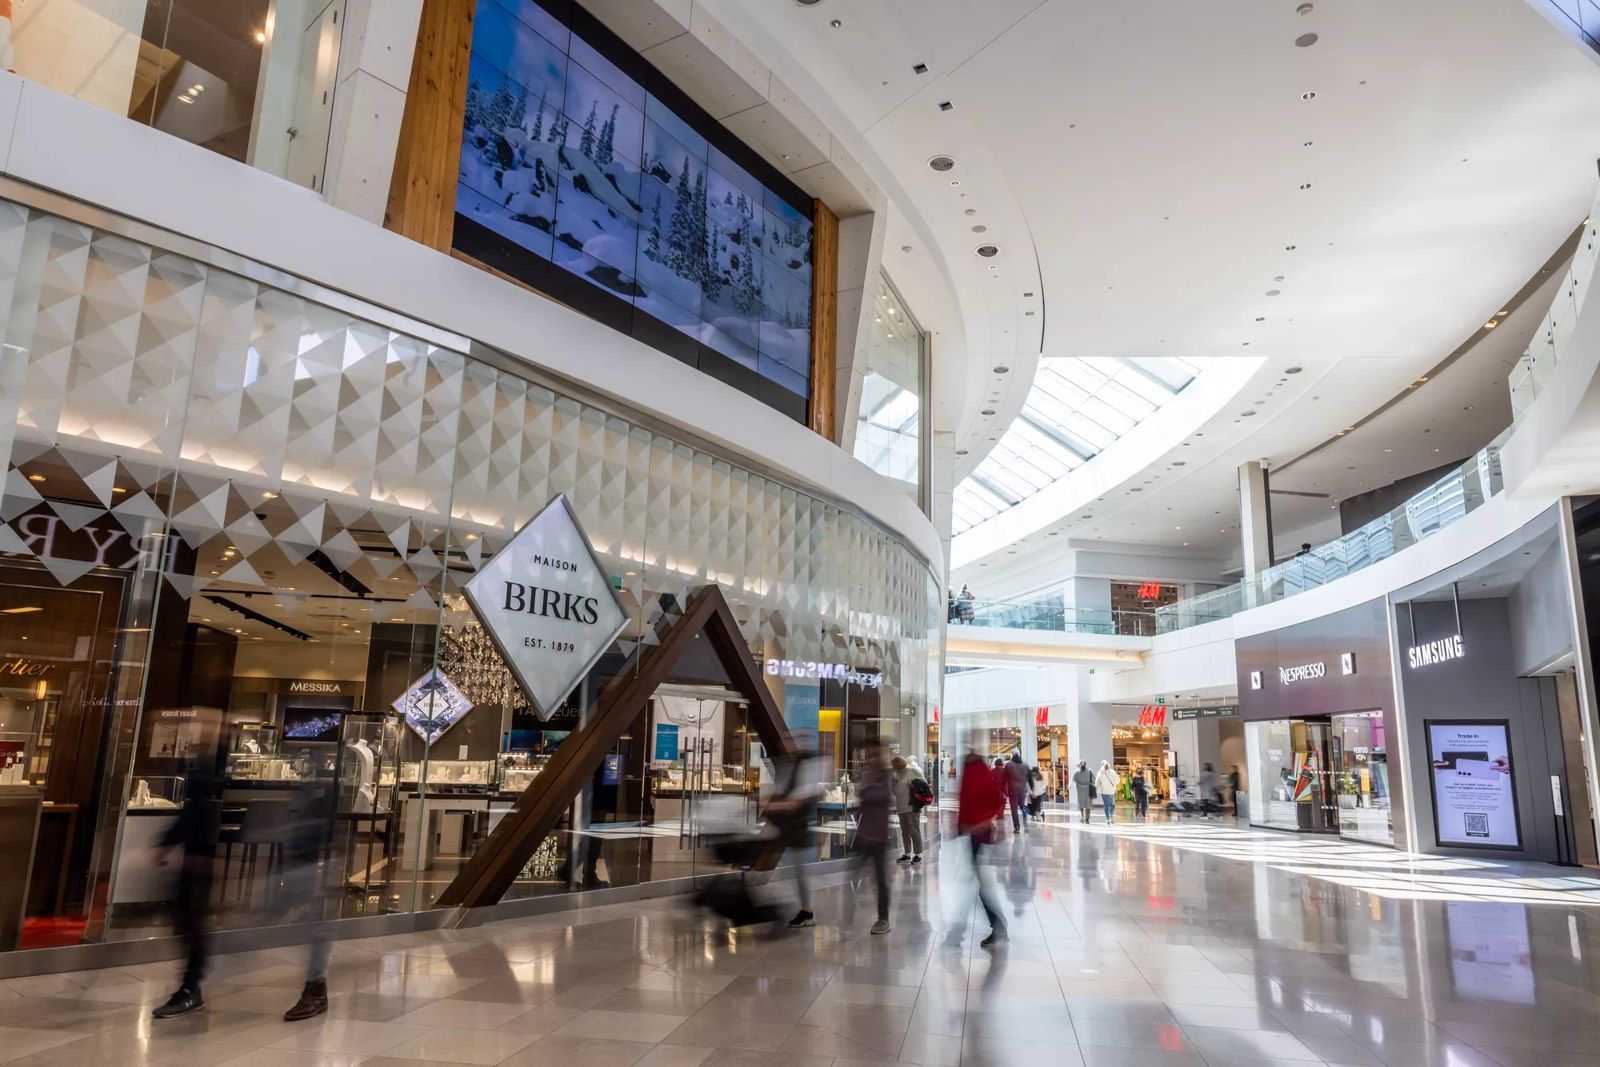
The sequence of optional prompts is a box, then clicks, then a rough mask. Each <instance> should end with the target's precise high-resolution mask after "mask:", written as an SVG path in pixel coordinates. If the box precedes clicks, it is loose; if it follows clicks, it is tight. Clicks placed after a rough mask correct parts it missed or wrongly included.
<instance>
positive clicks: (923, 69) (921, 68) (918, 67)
mask: <svg viewBox="0 0 1600 1067" xmlns="http://www.w3.org/2000/svg"><path fill="white" fill-rule="evenodd" d="M911 73H913V74H926V73H928V64H926V63H913V64H912V65H911Z"/></svg>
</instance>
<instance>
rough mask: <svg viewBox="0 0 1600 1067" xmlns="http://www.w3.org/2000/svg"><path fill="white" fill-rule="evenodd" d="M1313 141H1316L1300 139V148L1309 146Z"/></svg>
mask: <svg viewBox="0 0 1600 1067" xmlns="http://www.w3.org/2000/svg"><path fill="white" fill-rule="evenodd" d="M1315 143H1316V142H1315V141H1302V142H1301V145H1300V147H1302V148H1310V147H1311V146H1312V145H1313V144H1315Z"/></svg>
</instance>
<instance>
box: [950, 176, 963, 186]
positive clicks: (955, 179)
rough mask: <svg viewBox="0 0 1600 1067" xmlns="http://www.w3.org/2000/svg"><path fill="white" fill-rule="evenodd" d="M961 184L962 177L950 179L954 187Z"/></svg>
mask: <svg viewBox="0 0 1600 1067" xmlns="http://www.w3.org/2000/svg"><path fill="white" fill-rule="evenodd" d="M960 184H961V179H960V178H951V179H950V185H951V187H952V188H954V187H955V186H958V185H960Z"/></svg>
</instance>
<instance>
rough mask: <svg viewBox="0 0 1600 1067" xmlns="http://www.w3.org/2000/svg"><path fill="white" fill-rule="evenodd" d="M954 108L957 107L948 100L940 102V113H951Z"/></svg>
mask: <svg viewBox="0 0 1600 1067" xmlns="http://www.w3.org/2000/svg"><path fill="white" fill-rule="evenodd" d="M953 107H955V105H954V104H952V103H951V102H950V101H948V100H941V101H939V110H940V111H949V110H950V109H951V108H953Z"/></svg>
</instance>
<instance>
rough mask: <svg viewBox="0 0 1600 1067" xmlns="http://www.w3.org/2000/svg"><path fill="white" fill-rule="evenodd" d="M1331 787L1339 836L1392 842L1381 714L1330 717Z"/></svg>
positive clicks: (1371, 712) (1387, 774) (1387, 756)
mask: <svg viewBox="0 0 1600 1067" xmlns="http://www.w3.org/2000/svg"><path fill="white" fill-rule="evenodd" d="M1333 725H1334V731H1333V742H1334V744H1333V761H1334V763H1333V766H1334V788H1335V791H1336V792H1337V794H1338V798H1339V800H1338V803H1339V834H1340V836H1341V837H1352V838H1359V839H1361V840H1365V841H1377V842H1381V843H1383V844H1393V843H1394V815H1393V812H1392V811H1391V810H1390V807H1389V753H1388V744H1387V741H1388V738H1387V736H1386V735H1385V733H1384V729H1383V714H1382V713H1381V712H1376V711H1366V712H1356V713H1355V714H1351V715H1337V716H1334V719H1333Z"/></svg>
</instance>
